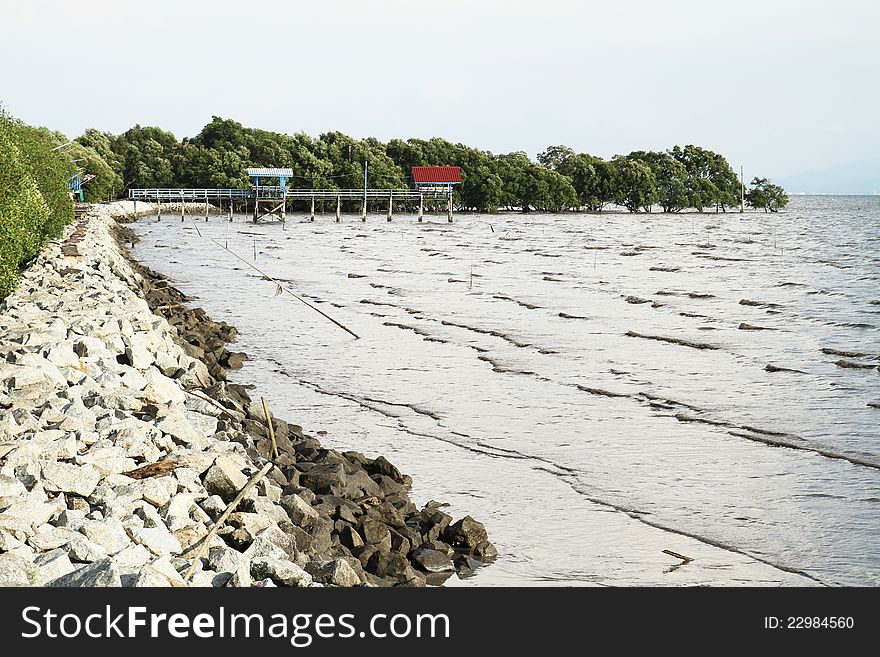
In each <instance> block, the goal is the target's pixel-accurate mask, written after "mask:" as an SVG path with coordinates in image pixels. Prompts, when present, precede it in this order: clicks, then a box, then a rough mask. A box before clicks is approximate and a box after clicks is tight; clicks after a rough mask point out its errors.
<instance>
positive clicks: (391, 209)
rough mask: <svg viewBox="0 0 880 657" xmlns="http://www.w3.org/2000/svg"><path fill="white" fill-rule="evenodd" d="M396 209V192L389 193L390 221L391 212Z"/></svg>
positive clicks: (389, 219)
mask: <svg viewBox="0 0 880 657" xmlns="http://www.w3.org/2000/svg"><path fill="white" fill-rule="evenodd" d="M393 211H394V192H389V193H388V221H391V214H392V212H393Z"/></svg>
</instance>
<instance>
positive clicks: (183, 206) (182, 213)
mask: <svg viewBox="0 0 880 657" xmlns="http://www.w3.org/2000/svg"><path fill="white" fill-rule="evenodd" d="M185 217H186V203H184V202H183V192H181V193H180V220H181V221H183V220H184V218H185Z"/></svg>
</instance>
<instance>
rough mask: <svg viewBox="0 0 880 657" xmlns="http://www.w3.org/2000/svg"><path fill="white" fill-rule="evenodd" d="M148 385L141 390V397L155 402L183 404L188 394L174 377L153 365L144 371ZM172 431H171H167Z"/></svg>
mask: <svg viewBox="0 0 880 657" xmlns="http://www.w3.org/2000/svg"><path fill="white" fill-rule="evenodd" d="M144 378H145V379H146V381H147V385H146V386H145V387H144V389H143V391H142V392H141V399H144V400H146V401H148V402H151V403H153V404H183V403H184V401H186V394H185V393H184V392H183V390H181V389H180V386H179V385H177V382H176V381H174V380H173V379H169V378H168V377H167V376H165V375H164V374H162V373H161V372H159V371H158V370H156V369H155V368H153V367H151V368H150V369H148V370H147V371H146V372H144ZM166 433H170V432H166Z"/></svg>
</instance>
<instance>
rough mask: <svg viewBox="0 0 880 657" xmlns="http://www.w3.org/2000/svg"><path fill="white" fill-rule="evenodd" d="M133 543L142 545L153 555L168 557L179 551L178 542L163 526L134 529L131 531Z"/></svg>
mask: <svg viewBox="0 0 880 657" xmlns="http://www.w3.org/2000/svg"><path fill="white" fill-rule="evenodd" d="M131 533H132V536H134V539H135V541H137V542H138V543H140V544H142V545H144V546H145V547H146V548H147V549H148V550H149V551H150V552H152V553H153V554H158V555H160V556H166V557H167V556H170V555H172V554H177V553H179V552H180V551H181V549H182V548H181V545H180V541H179V540H177V538H176V537H175V536H174V535H173V534H171V532H169V531H168V530H167V529H166V528H165V527H164V526H162V527H144V528H140V527H136V528H134V529H132V530H131Z"/></svg>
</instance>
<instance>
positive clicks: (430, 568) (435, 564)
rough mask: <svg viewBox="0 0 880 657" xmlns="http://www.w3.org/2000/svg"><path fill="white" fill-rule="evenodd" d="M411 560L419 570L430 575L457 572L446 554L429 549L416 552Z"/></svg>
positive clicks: (420, 549)
mask: <svg viewBox="0 0 880 657" xmlns="http://www.w3.org/2000/svg"><path fill="white" fill-rule="evenodd" d="M410 558H411V559H412V560H413V562H414V563H416V564H417V565H418V566H419V568H421V569H422V570H424V571H425V572H428V573H443V572H447V571H450V570H455V566H453V565H452V561H451V560H450V559H449V557H448V556H446V555H445V554H444V553H442V552H440V551H438V550H431V549H428V548H418V549H417V550H414V551H413V553H412V555H410Z"/></svg>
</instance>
